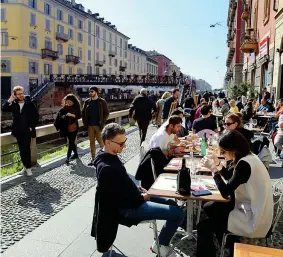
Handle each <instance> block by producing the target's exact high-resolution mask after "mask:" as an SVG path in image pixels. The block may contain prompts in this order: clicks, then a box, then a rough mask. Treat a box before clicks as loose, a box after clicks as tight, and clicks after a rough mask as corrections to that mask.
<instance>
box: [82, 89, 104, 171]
mask: <svg viewBox="0 0 283 257" xmlns="http://www.w3.org/2000/svg"><path fill="white" fill-rule="evenodd" d="M89 96H90V98H88V99H87V100H86V101H85V102H84V105H83V110H82V119H83V124H84V126H85V128H87V130H88V136H89V140H90V152H91V162H90V163H89V164H88V165H89V166H92V165H93V160H94V158H95V140H97V141H98V143H99V145H100V147H103V146H104V144H103V141H102V139H101V130H102V129H103V127H104V124H105V122H106V120H107V119H108V116H109V110H108V106H107V103H106V101H105V100H104V99H103V98H101V97H99V96H98V88H97V87H90V88H89Z"/></svg>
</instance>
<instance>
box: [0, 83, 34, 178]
mask: <svg viewBox="0 0 283 257" xmlns="http://www.w3.org/2000/svg"><path fill="white" fill-rule="evenodd" d="M2 112H11V113H12V114H13V124H12V135H13V136H14V137H16V139H17V143H18V146H19V150H20V156H21V160H22V163H23V165H24V168H23V169H22V171H21V174H24V173H25V172H26V174H27V175H28V176H31V175H32V172H31V150H30V143H31V138H32V137H36V131H35V127H36V124H37V122H38V112H37V109H36V107H35V105H34V104H33V103H32V102H31V101H30V98H29V97H27V96H26V97H25V96H24V88H23V87H21V86H16V87H14V89H13V94H12V95H11V96H10V98H9V99H8V101H7V102H6V103H5V104H4V105H3V106H2Z"/></svg>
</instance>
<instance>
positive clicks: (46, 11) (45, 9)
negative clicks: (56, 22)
mask: <svg viewBox="0 0 283 257" xmlns="http://www.w3.org/2000/svg"><path fill="white" fill-rule="evenodd" d="M44 13H45V14H46V15H51V7H50V4H48V3H44Z"/></svg>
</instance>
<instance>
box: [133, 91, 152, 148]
mask: <svg viewBox="0 0 283 257" xmlns="http://www.w3.org/2000/svg"><path fill="white" fill-rule="evenodd" d="M155 112H156V105H155V104H154V102H153V101H152V100H151V99H149V98H148V97H147V90H146V89H145V88H142V89H141V91H140V94H139V95H138V96H136V97H135V99H134V100H133V102H132V104H131V106H130V111H129V115H130V117H133V119H134V120H136V121H137V122H138V126H139V130H140V138H141V144H142V142H143V141H144V140H145V137H146V132H147V128H148V125H149V122H150V121H151V119H152V115H153V113H155Z"/></svg>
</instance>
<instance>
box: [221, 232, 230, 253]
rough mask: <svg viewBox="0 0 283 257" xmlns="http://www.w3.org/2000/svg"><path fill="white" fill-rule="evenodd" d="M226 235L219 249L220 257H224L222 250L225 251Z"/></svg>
mask: <svg viewBox="0 0 283 257" xmlns="http://www.w3.org/2000/svg"><path fill="white" fill-rule="evenodd" d="M227 237H228V234H224V235H223V239H222V243H221V248H220V257H224V250H225V245H226V240H227Z"/></svg>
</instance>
